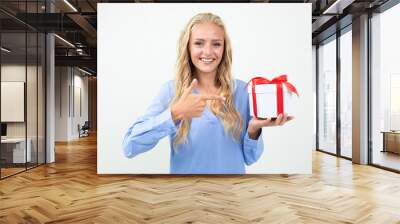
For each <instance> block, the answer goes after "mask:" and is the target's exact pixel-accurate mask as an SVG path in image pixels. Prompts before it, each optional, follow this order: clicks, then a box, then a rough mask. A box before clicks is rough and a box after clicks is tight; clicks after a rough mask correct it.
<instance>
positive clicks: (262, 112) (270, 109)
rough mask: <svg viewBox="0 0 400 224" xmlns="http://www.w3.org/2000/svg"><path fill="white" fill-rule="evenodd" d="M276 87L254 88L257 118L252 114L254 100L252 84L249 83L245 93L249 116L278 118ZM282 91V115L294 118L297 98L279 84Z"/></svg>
mask: <svg viewBox="0 0 400 224" xmlns="http://www.w3.org/2000/svg"><path fill="white" fill-rule="evenodd" d="M277 85H278V84H272V83H270V84H257V85H255V86H254V93H255V101H256V110H257V116H256V115H255V114H254V107H253V104H254V102H253V101H254V99H253V89H252V84H251V83H249V85H248V88H247V91H248V93H249V103H250V114H251V116H253V117H258V118H276V117H277V116H278V103H279V102H278V98H277ZM280 85H281V86H282V90H283V102H281V103H282V104H283V113H287V114H288V115H289V116H295V114H294V111H295V110H294V109H295V108H294V107H295V101H296V100H297V99H296V98H297V96H296V94H295V93H292V92H291V91H289V90H288V88H287V87H286V85H285V84H283V83H281V84H280Z"/></svg>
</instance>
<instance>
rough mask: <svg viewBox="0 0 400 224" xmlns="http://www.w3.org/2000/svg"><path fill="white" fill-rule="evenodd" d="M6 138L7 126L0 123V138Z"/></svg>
mask: <svg viewBox="0 0 400 224" xmlns="http://www.w3.org/2000/svg"><path fill="white" fill-rule="evenodd" d="M6 136H7V124H6V123H1V138H5V137H6Z"/></svg>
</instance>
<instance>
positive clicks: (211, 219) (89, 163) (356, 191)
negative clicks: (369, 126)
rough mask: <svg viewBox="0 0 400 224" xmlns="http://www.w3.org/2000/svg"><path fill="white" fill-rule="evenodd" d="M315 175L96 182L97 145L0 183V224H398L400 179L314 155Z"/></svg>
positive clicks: (72, 146) (78, 145)
mask: <svg viewBox="0 0 400 224" xmlns="http://www.w3.org/2000/svg"><path fill="white" fill-rule="evenodd" d="M313 160H314V163H313V174H312V175H289V176H287V175H245V176H236V175H234V176H232V175H231V176H196V175H191V176H168V175H157V176H151V175H148V176H146V175H110V176H99V175H97V174H96V139H95V137H89V138H84V139H82V140H80V141H75V142H70V143H68V144H65V143H64V144H57V147H56V163H54V164H50V165H46V166H41V167H38V168H36V169H33V170H29V171H28V172H25V173H22V174H19V175H16V176H13V177H10V178H8V179H5V180H2V181H0V223H45V222H46V223H373V224H377V223H385V224H386V223H400V175H399V174H395V173H391V172H388V171H384V170H380V169H377V168H374V167H369V166H360V165H353V164H352V163H351V162H350V161H347V160H343V159H338V158H335V157H333V156H330V155H326V154H323V153H320V152H315V153H314V155H313Z"/></svg>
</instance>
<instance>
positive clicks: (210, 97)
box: [202, 94, 225, 101]
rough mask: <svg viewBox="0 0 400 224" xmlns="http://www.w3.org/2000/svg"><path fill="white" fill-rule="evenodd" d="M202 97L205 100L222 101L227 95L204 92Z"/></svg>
mask: <svg viewBox="0 0 400 224" xmlns="http://www.w3.org/2000/svg"><path fill="white" fill-rule="evenodd" d="M202 99H203V100H221V101H225V97H223V96H219V95H215V94H203V95H202Z"/></svg>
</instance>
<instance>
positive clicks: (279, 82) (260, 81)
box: [247, 75, 299, 118]
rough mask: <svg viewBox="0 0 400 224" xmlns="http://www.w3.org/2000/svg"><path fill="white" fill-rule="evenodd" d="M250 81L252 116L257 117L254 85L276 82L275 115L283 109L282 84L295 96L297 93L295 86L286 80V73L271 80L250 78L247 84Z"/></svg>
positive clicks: (281, 112)
mask: <svg viewBox="0 0 400 224" xmlns="http://www.w3.org/2000/svg"><path fill="white" fill-rule="evenodd" d="M250 82H251V84H252V87H251V88H252V89H251V93H252V98H253V111H254V116H255V117H256V118H258V116H257V100H256V92H255V87H256V85H259V84H276V99H277V115H279V114H283V112H284V109H283V88H282V85H283V84H284V85H285V86H286V88H287V89H288V91H289V92H291V93H295V94H296V95H297V96H299V94H298V93H297V90H296V88H295V87H294V86H293V85H292V84H291V83H289V82H288V81H287V76H286V75H280V76H277V77H275V78H273V79H272V80H268V79H266V78H264V77H255V78H252V79H251V80H250V81H249V82H248V83H247V84H249V83H250Z"/></svg>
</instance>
